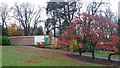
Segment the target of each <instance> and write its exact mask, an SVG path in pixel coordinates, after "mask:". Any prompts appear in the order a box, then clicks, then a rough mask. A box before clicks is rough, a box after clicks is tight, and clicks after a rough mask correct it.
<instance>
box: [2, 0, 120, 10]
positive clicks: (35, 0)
mask: <svg viewBox="0 0 120 68" xmlns="http://www.w3.org/2000/svg"><path fill="white" fill-rule="evenodd" d="M47 1H50V0H0V3H1V2H5V3H7V4H9V5H11V6H12V5H13V4H14V3H15V2H19V3H22V2H30V3H33V4H39V5H40V6H45V3H46V2H47ZM54 1H58V0H54ZM82 1H84V2H89V1H92V0H82ZM103 1H104V0H103ZM105 1H106V0H105ZM118 1H120V0H110V3H111V5H112V6H111V7H112V10H113V11H114V12H116V11H118Z"/></svg>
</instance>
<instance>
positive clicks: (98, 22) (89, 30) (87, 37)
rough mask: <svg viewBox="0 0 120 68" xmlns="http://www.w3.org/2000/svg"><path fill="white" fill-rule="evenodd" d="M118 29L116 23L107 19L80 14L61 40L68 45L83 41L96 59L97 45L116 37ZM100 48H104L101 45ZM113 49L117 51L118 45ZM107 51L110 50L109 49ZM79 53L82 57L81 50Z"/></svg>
mask: <svg viewBox="0 0 120 68" xmlns="http://www.w3.org/2000/svg"><path fill="white" fill-rule="evenodd" d="M117 29H118V25H117V24H116V23H112V22H111V21H110V20H108V19H107V18H105V17H102V16H95V15H90V14H86V13H82V14H78V15H77V16H76V17H75V18H74V19H73V20H72V22H71V23H70V25H69V26H68V28H67V30H66V32H65V33H64V34H62V35H61V38H62V39H64V40H65V43H67V41H68V40H71V39H76V38H80V39H81V41H82V44H83V46H84V44H85V43H88V44H89V46H90V49H91V52H92V57H93V59H94V57H95V56H94V50H95V48H96V45H97V43H98V42H105V41H106V40H108V39H109V38H110V37H111V36H116V35H117ZM73 31H76V33H73ZM108 36H109V37H108ZM111 41H112V42H114V43H116V41H114V40H111ZM61 42H62V41H61ZM117 42H119V41H117ZM67 44H68V43H67ZM78 45H79V44H78ZM111 45H112V43H111ZM105 46H107V45H105ZM99 47H100V48H102V47H103V46H102V45H99ZM110 47H111V46H110ZM113 47H115V48H114V49H117V44H115V45H113ZM80 49H81V47H80ZM104 49H105V48H104ZM107 50H110V49H109V48H108V49H107ZM113 51H115V50H113ZM79 52H80V55H81V50H79Z"/></svg>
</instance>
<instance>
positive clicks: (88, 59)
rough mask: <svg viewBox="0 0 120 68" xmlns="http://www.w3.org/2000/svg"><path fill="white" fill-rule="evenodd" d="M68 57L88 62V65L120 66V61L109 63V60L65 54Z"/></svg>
mask: <svg viewBox="0 0 120 68" xmlns="http://www.w3.org/2000/svg"><path fill="white" fill-rule="evenodd" d="M65 55H66V56H69V57H71V58H73V59H76V60H79V61H82V62H88V63H96V64H103V65H110V66H119V65H120V62H119V61H109V60H107V59H101V58H95V59H92V57H88V56H83V55H81V56H79V55H76V54H70V53H65Z"/></svg>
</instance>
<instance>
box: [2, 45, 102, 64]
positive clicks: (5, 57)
mask: <svg viewBox="0 0 120 68" xmlns="http://www.w3.org/2000/svg"><path fill="white" fill-rule="evenodd" d="M0 62H1V61H0ZM2 66H103V65H100V64H93V63H87V62H81V61H79V60H75V59H72V58H70V57H69V56H66V55H65V54H63V53H60V52H57V51H49V50H40V49H35V48H26V47H21V46H2Z"/></svg>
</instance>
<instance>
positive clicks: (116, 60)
mask: <svg viewBox="0 0 120 68" xmlns="http://www.w3.org/2000/svg"><path fill="white" fill-rule="evenodd" d="M22 47H27V48H35V49H39V50H49V51H58V52H61V53H68V54H75V55H79V53H73V52H67V51H62V50H59V49H48V48H37V47H34V46H22ZM82 55H83V56H87V57H91V58H92V56H90V55H85V54H82ZM95 58H98V59H105V60H107V59H108V58H106V57H99V56H96V57H95ZM111 60H112V61H115V62H120V60H118V59H113V58H111Z"/></svg>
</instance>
